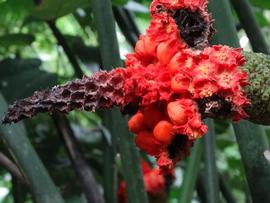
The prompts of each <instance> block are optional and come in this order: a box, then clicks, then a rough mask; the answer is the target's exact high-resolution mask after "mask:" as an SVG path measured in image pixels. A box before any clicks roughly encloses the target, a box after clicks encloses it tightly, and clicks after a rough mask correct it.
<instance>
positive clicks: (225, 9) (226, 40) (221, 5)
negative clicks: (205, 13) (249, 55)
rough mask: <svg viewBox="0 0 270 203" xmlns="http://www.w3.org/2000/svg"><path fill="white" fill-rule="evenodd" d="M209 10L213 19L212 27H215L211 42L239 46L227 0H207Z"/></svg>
mask: <svg viewBox="0 0 270 203" xmlns="http://www.w3.org/2000/svg"><path fill="white" fill-rule="evenodd" d="M209 10H210V12H211V13H212V15H213V18H214V19H215V21H214V27H215V29H217V33H216V34H215V35H214V36H213V39H212V40H211V44H226V45H229V46H232V47H239V42H238V37H237V31H236V27H235V25H234V21H233V18H232V15H231V12H230V3H229V1H228V0H211V1H209Z"/></svg>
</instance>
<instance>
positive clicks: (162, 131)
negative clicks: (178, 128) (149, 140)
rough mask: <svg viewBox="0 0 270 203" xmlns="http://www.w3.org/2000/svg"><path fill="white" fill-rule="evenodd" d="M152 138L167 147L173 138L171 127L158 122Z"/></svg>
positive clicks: (167, 123) (169, 124)
mask: <svg viewBox="0 0 270 203" xmlns="http://www.w3.org/2000/svg"><path fill="white" fill-rule="evenodd" d="M154 137H155V138H156V139H157V140H158V141H160V142H162V143H163V144H166V145H169V144H170V143H171V142H172V139H173V138H174V137H175V135H174V133H173V125H172V124H171V123H169V122H168V121H160V122H158V124H157V125H156V127H155V128H154Z"/></svg>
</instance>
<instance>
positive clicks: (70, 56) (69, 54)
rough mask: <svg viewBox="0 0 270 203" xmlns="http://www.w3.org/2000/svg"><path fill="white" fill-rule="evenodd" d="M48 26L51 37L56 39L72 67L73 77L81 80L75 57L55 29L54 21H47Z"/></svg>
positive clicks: (81, 72)
mask: <svg viewBox="0 0 270 203" xmlns="http://www.w3.org/2000/svg"><path fill="white" fill-rule="evenodd" d="M47 23H48V26H49V27H50V29H51V31H52V33H53V35H54V36H55V38H56V39H57V42H58V44H59V45H60V46H62V48H63V50H64V52H65V54H66V56H67V58H68V60H69V62H70V63H71V65H72V67H73V68H74V71H75V75H76V76H77V77H80V78H82V76H83V75H84V74H83V71H82V69H81V67H80V64H79V62H78V60H77V58H76V56H75V55H74V54H73V52H72V50H71V48H70V46H69V44H68V43H67V41H66V39H65V37H64V36H63V34H62V33H61V31H60V30H59V29H58V28H57V26H56V24H55V21H48V22H47Z"/></svg>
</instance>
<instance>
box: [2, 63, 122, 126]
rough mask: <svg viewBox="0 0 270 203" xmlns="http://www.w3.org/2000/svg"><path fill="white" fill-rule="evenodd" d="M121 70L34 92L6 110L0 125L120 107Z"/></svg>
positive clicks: (103, 72)
mask: <svg viewBox="0 0 270 203" xmlns="http://www.w3.org/2000/svg"><path fill="white" fill-rule="evenodd" d="M123 71H124V69H120V68H118V69H115V70H113V71H111V72H106V71H101V72H98V73H96V74H95V75H93V76H92V77H84V78H83V79H77V80H74V81H72V82H69V83H67V84H64V85H57V86H55V87H53V88H52V89H51V90H46V91H40V92H39V91H37V92H35V93H34V95H33V96H31V97H29V98H26V99H22V100H19V101H17V102H16V103H15V104H13V105H12V106H10V107H9V109H8V111H7V113H6V115H5V117H4V119H3V123H11V122H18V121H20V120H22V119H24V118H31V117H33V116H35V115H36V114H38V113H42V112H48V113H50V114H53V113H55V112H61V113H68V112H70V111H72V110H74V109H79V110H86V111H95V110H96V109H99V108H110V107H112V106H113V105H117V106H122V105H123V104H124V91H123V90H122V89H123V86H124V76H123Z"/></svg>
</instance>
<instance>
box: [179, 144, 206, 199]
mask: <svg viewBox="0 0 270 203" xmlns="http://www.w3.org/2000/svg"><path fill="white" fill-rule="evenodd" d="M202 149H203V148H202V140H198V141H196V143H195V146H194V148H193V149H192V152H191V156H190V158H189V159H188V162H187V167H186V168H185V173H184V180H183V184H182V186H181V192H180V196H179V200H178V202H179V203H190V202H191V200H192V196H193V193H194V188H195V185H196V180H197V177H198V173H199V170H200V166H201V157H202Z"/></svg>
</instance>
